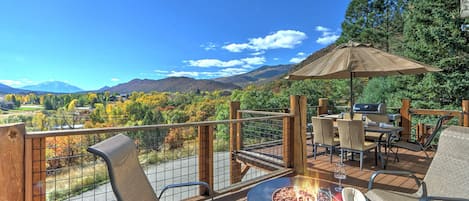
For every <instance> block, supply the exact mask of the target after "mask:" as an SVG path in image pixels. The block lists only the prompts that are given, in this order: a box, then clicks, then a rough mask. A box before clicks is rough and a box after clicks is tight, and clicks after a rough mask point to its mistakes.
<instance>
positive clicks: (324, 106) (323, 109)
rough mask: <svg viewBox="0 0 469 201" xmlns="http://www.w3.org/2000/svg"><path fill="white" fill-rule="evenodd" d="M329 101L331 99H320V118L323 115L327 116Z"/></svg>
mask: <svg viewBox="0 0 469 201" xmlns="http://www.w3.org/2000/svg"><path fill="white" fill-rule="evenodd" d="M328 101H329V99H327V98H320V99H319V101H318V102H319V104H318V105H319V107H318V116H319V115H321V114H327V110H329V108H328V105H327V102H328Z"/></svg>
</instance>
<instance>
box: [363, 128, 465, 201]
mask: <svg viewBox="0 0 469 201" xmlns="http://www.w3.org/2000/svg"><path fill="white" fill-rule="evenodd" d="M438 144H439V145H438V149H437V151H436V153H435V157H434V158H433V160H432V162H431V164H430V167H429V168H428V171H427V173H426V175H425V178H424V179H423V181H421V180H420V179H418V177H417V176H415V175H414V174H413V173H411V172H409V171H391V170H380V171H376V172H375V173H373V174H372V175H371V177H370V181H369V183H368V192H367V193H366V194H365V195H366V197H367V198H368V199H369V200H371V201H384V200H400V201H404V200H419V201H420V200H466V201H469V190H468V186H469V171H468V170H467V167H469V157H468V156H469V127H461V126H451V127H448V128H447V129H445V130H443V132H442V133H441V136H440V141H439V143H438ZM380 174H393V175H401V176H408V177H410V178H413V179H414V180H415V181H416V183H417V185H418V186H419V189H418V191H417V192H415V193H403V192H397V191H390V190H382V189H373V183H374V180H375V179H376V177H377V176H378V175H380Z"/></svg>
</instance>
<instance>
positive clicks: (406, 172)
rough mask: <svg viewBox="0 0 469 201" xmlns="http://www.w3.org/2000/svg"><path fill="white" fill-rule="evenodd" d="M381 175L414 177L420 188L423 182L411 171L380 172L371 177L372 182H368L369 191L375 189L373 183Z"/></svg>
mask: <svg viewBox="0 0 469 201" xmlns="http://www.w3.org/2000/svg"><path fill="white" fill-rule="evenodd" d="M380 174H393V175H403V176H408V177H412V178H413V179H414V180H415V182H416V183H417V185H418V186H420V185H421V184H422V182H423V181H420V179H419V178H417V176H415V175H414V173H412V172H410V171H397V170H378V171H375V172H374V173H373V174H372V175H371V177H370V181H369V182H368V190H371V189H372V188H373V182H374V181H375V178H376V176H378V175H380Z"/></svg>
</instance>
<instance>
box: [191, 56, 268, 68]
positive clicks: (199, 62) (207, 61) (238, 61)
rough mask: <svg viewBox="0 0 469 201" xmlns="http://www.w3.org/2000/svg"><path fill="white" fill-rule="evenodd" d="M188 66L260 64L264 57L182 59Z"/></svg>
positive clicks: (226, 66)
mask: <svg viewBox="0 0 469 201" xmlns="http://www.w3.org/2000/svg"><path fill="white" fill-rule="evenodd" d="M184 63H188V64H189V66H195V67H201V68H208V67H220V68H229V67H234V66H244V67H250V66H251V65H261V64H263V63H265V57H247V58H243V59H233V60H228V61H222V60H219V59H199V60H188V61H184Z"/></svg>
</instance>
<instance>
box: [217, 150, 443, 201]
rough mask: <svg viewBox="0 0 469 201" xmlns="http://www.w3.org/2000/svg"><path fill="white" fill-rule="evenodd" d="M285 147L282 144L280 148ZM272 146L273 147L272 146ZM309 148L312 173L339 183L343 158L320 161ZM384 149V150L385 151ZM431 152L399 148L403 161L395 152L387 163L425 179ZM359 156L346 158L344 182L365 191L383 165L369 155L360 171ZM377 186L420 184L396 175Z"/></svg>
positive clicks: (242, 196)
mask: <svg viewBox="0 0 469 201" xmlns="http://www.w3.org/2000/svg"><path fill="white" fill-rule="evenodd" d="M279 148H280V150H281V147H279ZM269 149H272V148H269ZM307 149H308V159H307V160H308V163H307V166H308V170H309V174H310V175H308V176H312V177H319V178H321V179H325V180H328V181H332V182H338V180H337V179H335V178H334V177H333V172H334V166H335V163H337V162H339V160H340V158H339V156H338V154H334V156H333V162H332V163H330V162H329V156H328V155H319V156H317V158H316V160H314V159H313V157H312V146H307ZM322 151H324V149H323V148H318V152H322ZM383 151H384V150H383ZM427 153H428V154H429V155H430V159H426V158H425V154H424V153H423V152H411V151H408V150H404V149H400V150H399V159H400V161H399V162H393V159H394V154H392V155H389V161H388V165H387V168H386V169H387V170H407V171H411V172H414V173H416V175H417V177H419V178H421V179H423V177H424V176H425V174H426V172H427V170H428V167H429V165H430V163H431V160H432V159H431V158H432V157H433V155H434V152H431V151H429V152H427ZM358 158H359V157H358V156H357V157H355V159H356V161H345V162H344V163H345V164H346V171H347V179H345V180H344V181H343V184H344V185H345V186H352V187H354V188H357V189H359V190H360V191H362V192H366V191H367V186H368V181H369V179H370V176H371V174H372V173H373V172H374V171H375V170H380V169H382V168H381V165H380V164H378V167H375V165H374V153H373V152H371V153H368V154H365V159H364V162H363V170H361V171H360V168H359V161H358ZM375 186H376V188H381V189H389V190H396V191H401V192H415V191H416V190H417V186H416V184H415V181H414V180H413V179H409V178H407V177H402V176H393V175H383V176H378V177H377V178H376V180H375ZM248 191H249V188H246V189H243V190H240V191H238V192H235V193H233V194H231V195H228V196H226V197H223V198H220V199H216V200H240V201H241V200H246V194H247V192H248Z"/></svg>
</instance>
